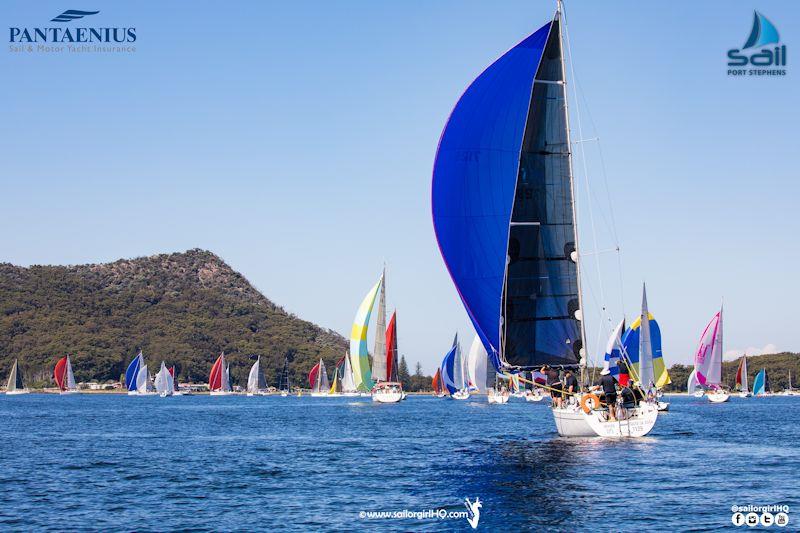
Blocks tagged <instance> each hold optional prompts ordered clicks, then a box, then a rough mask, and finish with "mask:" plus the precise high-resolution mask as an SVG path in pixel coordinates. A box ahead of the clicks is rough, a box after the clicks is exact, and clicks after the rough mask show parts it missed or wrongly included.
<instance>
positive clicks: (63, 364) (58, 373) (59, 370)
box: [53, 355, 78, 392]
mask: <svg viewBox="0 0 800 533" xmlns="http://www.w3.org/2000/svg"><path fill="white" fill-rule="evenodd" d="M53 379H55V382H56V385H57V386H58V388H59V390H60V391H61V392H75V391H77V390H78V386H77V385H76V384H75V376H74V375H73V374H72V363H71V362H70V360H69V355H65V356H64V357H62V358H61V359H59V360H58V362H57V363H56V367H55V369H54V370H53Z"/></svg>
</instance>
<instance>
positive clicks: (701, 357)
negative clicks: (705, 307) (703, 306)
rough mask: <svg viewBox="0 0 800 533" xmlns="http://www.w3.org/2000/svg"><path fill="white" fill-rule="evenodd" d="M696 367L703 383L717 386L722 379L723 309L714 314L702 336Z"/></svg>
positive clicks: (698, 379)
mask: <svg viewBox="0 0 800 533" xmlns="http://www.w3.org/2000/svg"><path fill="white" fill-rule="evenodd" d="M694 369H695V371H696V372H697V381H698V382H699V383H700V384H701V385H706V386H717V385H719V384H720V382H721V381H722V310H721V309H720V311H719V313H717V314H716V315H714V318H712V319H711V322H709V323H708V325H707V326H706V329H705V331H703V336H702V337H700V346H698V347H697V353H696V354H695V356H694Z"/></svg>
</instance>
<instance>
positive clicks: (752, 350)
mask: <svg viewBox="0 0 800 533" xmlns="http://www.w3.org/2000/svg"><path fill="white" fill-rule="evenodd" d="M778 352H780V349H779V348H778V347H777V346H775V345H774V344H772V343H769V344H767V345H766V346H764V347H763V348H756V347H755V346H749V347H748V348H747V349H746V350H738V349H734V350H727V351H726V352H725V354H724V355H723V356H722V358H723V359H728V360H731V359H737V358H739V357H741V356H742V354H745V353H746V354H747V355H762V354H765V353H778Z"/></svg>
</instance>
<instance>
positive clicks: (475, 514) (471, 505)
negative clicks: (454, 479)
mask: <svg viewBox="0 0 800 533" xmlns="http://www.w3.org/2000/svg"><path fill="white" fill-rule="evenodd" d="M464 500H465V501H464V505H465V506H466V507H467V511H468V512H469V516H468V517H467V522H469V525H470V526H472V529H478V522H479V521H480V519H481V507H483V504H482V503H481V500H480V498H475V501H474V502H471V501H469V498H464Z"/></svg>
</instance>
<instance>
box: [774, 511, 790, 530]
mask: <svg viewBox="0 0 800 533" xmlns="http://www.w3.org/2000/svg"><path fill="white" fill-rule="evenodd" d="M775 525H776V526H778V527H786V526H787V525H789V515H788V514H786V513H778V514H776V515H775Z"/></svg>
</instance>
